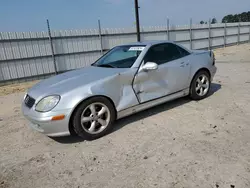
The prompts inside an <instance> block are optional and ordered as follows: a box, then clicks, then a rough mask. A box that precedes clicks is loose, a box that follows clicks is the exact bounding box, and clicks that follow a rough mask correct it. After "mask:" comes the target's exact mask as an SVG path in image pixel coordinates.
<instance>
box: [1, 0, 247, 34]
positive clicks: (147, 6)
mask: <svg viewBox="0 0 250 188" xmlns="http://www.w3.org/2000/svg"><path fill="white" fill-rule="evenodd" d="M0 1H1V2H0V31H42V30H46V29H47V28H46V19H47V18H48V19H49V20H50V24H51V27H52V29H53V30H62V29H85V28H96V27H97V20H98V19H100V20H101V23H102V26H103V27H108V28H111V27H112V28H114V27H131V26H134V24H135V22H134V0H0ZM139 5H140V7H141V8H140V17H141V25H142V26H160V25H165V24H166V19H167V18H170V22H171V23H172V24H176V25H182V24H188V23H189V19H190V18H193V22H194V23H198V22H199V21H200V20H208V19H209V18H212V17H216V18H217V20H218V21H221V19H222V17H223V16H224V15H227V14H236V13H241V12H244V11H250V0H139Z"/></svg>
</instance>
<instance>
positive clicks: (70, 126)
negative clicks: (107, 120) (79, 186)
mask: <svg viewBox="0 0 250 188" xmlns="http://www.w3.org/2000/svg"><path fill="white" fill-rule="evenodd" d="M95 97H103V98H106V99H108V100H109V101H110V103H111V104H112V105H113V107H114V109H115V119H116V118H117V110H116V107H115V103H114V101H113V100H112V99H111V98H110V97H108V96H105V95H94V96H90V97H87V98H84V99H82V100H80V101H79V102H78V103H77V105H75V107H74V108H73V110H72V112H71V114H70V118H69V123H68V128H69V132H70V134H71V135H76V133H75V131H74V128H73V116H74V114H75V112H76V110H77V108H78V107H79V106H80V105H81V104H82V103H83V102H84V101H86V100H89V99H91V98H95Z"/></svg>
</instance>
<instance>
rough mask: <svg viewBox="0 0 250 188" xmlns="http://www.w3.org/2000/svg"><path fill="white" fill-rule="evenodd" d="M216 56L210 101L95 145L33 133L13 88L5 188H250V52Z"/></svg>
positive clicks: (133, 125) (172, 108) (157, 111)
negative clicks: (215, 69) (216, 68)
mask: <svg viewBox="0 0 250 188" xmlns="http://www.w3.org/2000/svg"><path fill="white" fill-rule="evenodd" d="M216 57H217V60H218V62H217V67H218V73H217V74H216V77H215V79H214V82H213V85H212V92H211V94H210V96H209V97H208V98H206V99H204V100H202V101H199V102H194V101H190V100H189V99H187V98H183V99H179V100H176V101H173V102H170V103H166V104H164V105H161V106H158V107H155V108H153V109H151V110H148V111H145V112H141V113H139V114H136V115H133V116H131V117H128V118H125V119H122V120H119V121H118V122H117V123H116V125H115V129H114V131H113V132H112V133H110V134H109V135H107V136H105V137H103V138H101V139H98V140H95V141H91V142H87V141H84V140H81V139H78V138H74V137H65V138H57V139H51V138H49V137H46V136H44V135H42V134H39V133H37V132H35V131H33V130H31V129H30V128H29V127H28V121H26V120H25V119H24V118H23V116H22V115H21V112H20V101H21V100H22V97H23V94H24V93H23V92H21V93H13V92H15V91H18V90H17V89H14V90H11V89H10V90H9V89H8V88H9V87H5V90H4V92H5V93H4V94H8V93H12V94H9V95H4V94H3V93H2V95H3V96H0V106H1V108H0V149H1V150H0V187H1V188H2V187H29V188H31V187H36V188H39V187H46V188H47V187H48V188H56V187H60V188H62V187H72V188H75V187H76V188H77V187H100V188H103V187H108V188H118V187H119V188H120V187H136V188H140V187H164V188H168V187H169V188H183V187H185V188H194V187H199V188H213V187H215V188H224V187H225V188H233V187H235V188H249V187H250V45H241V46H236V47H228V48H226V49H219V50H216ZM28 85H29V84H28ZM12 87H13V86H12ZM17 87H19V86H15V88H17ZM21 87H26V86H24V85H22V86H21ZM10 88H11V87H10ZM1 91H3V89H2V90H1Z"/></svg>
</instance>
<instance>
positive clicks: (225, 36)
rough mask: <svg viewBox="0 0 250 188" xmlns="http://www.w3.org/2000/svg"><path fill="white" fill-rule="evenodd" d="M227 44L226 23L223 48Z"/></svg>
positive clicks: (225, 25)
mask: <svg viewBox="0 0 250 188" xmlns="http://www.w3.org/2000/svg"><path fill="white" fill-rule="evenodd" d="M226 44H227V23H225V24H224V48H225V47H226Z"/></svg>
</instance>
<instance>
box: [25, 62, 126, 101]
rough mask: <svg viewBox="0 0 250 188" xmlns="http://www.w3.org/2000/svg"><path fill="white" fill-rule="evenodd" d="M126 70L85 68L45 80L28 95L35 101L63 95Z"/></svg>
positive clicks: (31, 89) (29, 91) (30, 90)
mask: <svg viewBox="0 0 250 188" xmlns="http://www.w3.org/2000/svg"><path fill="white" fill-rule="evenodd" d="M126 70H127V69H120V68H103V67H93V66H90V67H85V68H82V69H78V70H73V71H69V72H66V73H63V74H59V75H57V76H53V77H50V78H48V79H46V80H43V81H41V82H39V83H37V84H36V85H34V86H33V87H32V88H30V89H29V90H28V93H29V95H31V96H32V97H34V98H35V99H37V98H40V97H43V96H47V95H52V94H58V95H62V94H64V93H67V92H69V91H71V90H72V89H75V88H78V87H83V86H85V85H88V84H91V83H94V82H96V81H99V80H101V79H105V78H107V77H110V76H113V75H116V74H119V73H122V72H124V71H126Z"/></svg>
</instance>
